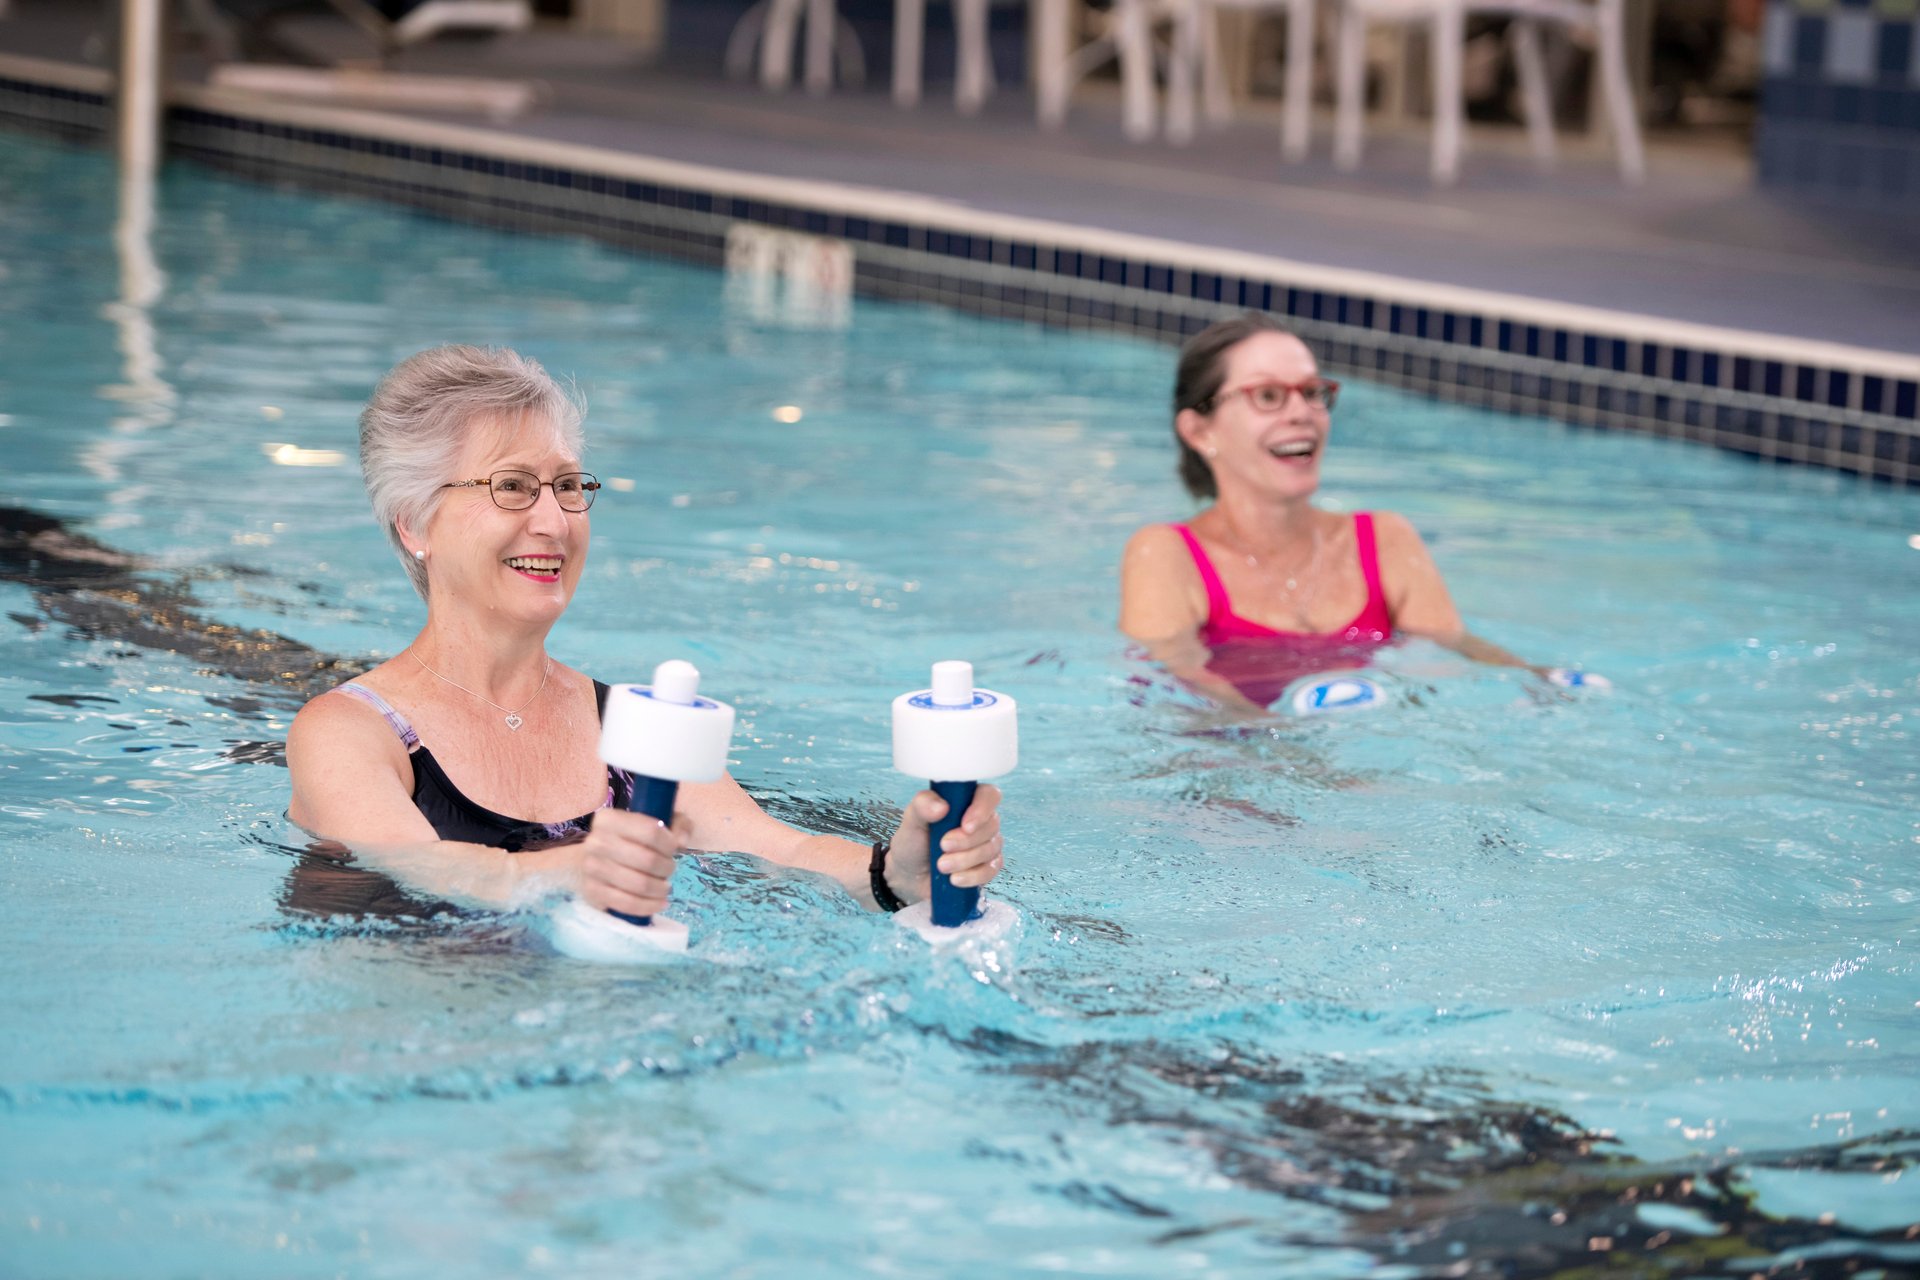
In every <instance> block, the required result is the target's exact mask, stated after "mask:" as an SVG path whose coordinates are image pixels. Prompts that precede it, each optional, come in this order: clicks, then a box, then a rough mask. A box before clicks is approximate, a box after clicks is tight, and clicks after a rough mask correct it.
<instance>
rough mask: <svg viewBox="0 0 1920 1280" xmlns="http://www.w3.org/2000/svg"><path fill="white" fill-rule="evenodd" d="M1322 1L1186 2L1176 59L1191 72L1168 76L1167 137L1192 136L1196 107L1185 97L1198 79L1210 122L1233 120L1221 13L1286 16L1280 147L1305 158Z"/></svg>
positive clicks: (1175, 139) (1177, 27) (1177, 24)
mask: <svg viewBox="0 0 1920 1280" xmlns="http://www.w3.org/2000/svg"><path fill="white" fill-rule="evenodd" d="M1317 4H1318V0H1184V9H1185V12H1184V13H1182V14H1181V16H1180V17H1179V18H1178V19H1176V22H1175V25H1174V47H1173V54H1172V57H1173V61H1174V62H1175V63H1176V64H1184V65H1185V66H1186V67H1187V68H1188V70H1186V71H1185V72H1183V73H1182V74H1179V75H1175V74H1173V73H1172V72H1169V74H1168V77H1167V98H1168V101H1167V139H1168V141H1170V142H1186V141H1188V140H1189V139H1190V138H1191V137H1192V136H1193V108H1192V105H1191V103H1190V102H1186V101H1182V100H1181V98H1180V94H1181V93H1183V92H1184V93H1187V94H1189V96H1190V92H1191V87H1192V85H1193V84H1194V82H1195V81H1198V83H1199V85H1200V94H1201V99H1202V101H1203V103H1204V105H1205V110H1206V116H1207V120H1208V122H1209V123H1211V124H1216V125H1220V124H1225V123H1227V122H1228V121H1229V120H1231V119H1232V118H1233V98H1232V94H1231V93H1230V92H1229V90H1228V87H1227V73H1226V56H1225V51H1224V50H1223V49H1222V48H1221V46H1220V17H1221V15H1222V14H1225V13H1229V12H1238V13H1246V14H1264V13H1277V12H1284V13H1285V14H1286V16H1287V68H1286V82H1285V84H1286V88H1285V99H1284V105H1283V108H1282V111H1281V117H1280V151H1281V154H1282V155H1283V156H1285V157H1286V158H1287V159H1288V160H1294V161H1298V160H1304V159H1306V156H1307V148H1308V144H1309V140H1310V138H1311V128H1312V113H1313V40H1314V10H1315V8H1316V7H1317Z"/></svg>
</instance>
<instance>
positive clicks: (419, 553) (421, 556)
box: [413, 549, 427, 560]
mask: <svg viewBox="0 0 1920 1280" xmlns="http://www.w3.org/2000/svg"><path fill="white" fill-rule="evenodd" d="M413 558H414V559H415V560H425V559H426V558H427V553H426V551H425V550H424V549H422V550H420V551H416V552H414V553H413Z"/></svg>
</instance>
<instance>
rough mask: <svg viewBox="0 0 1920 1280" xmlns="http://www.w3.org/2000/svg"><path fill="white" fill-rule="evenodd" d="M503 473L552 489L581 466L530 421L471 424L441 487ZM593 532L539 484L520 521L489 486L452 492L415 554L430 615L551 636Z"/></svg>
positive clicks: (555, 437) (545, 428) (547, 429)
mask: <svg viewBox="0 0 1920 1280" xmlns="http://www.w3.org/2000/svg"><path fill="white" fill-rule="evenodd" d="M505 470H512V471H524V472H528V473H529V474H532V475H534V476H537V477H539V478H540V480H542V481H551V480H552V479H553V478H554V477H556V476H560V475H564V474H566V473H568V472H574V471H578V470H580V460H579V459H578V458H576V457H575V456H574V455H573V452H572V451H571V450H570V449H568V448H567V446H566V444H565V443H564V441H563V440H562V439H561V436H560V433H559V432H557V431H556V430H554V428H553V426H552V424H551V423H549V422H547V421H546V420H545V419H544V418H541V417H538V416H531V415H530V416H526V417H521V418H516V419H513V420H511V421H508V422H502V423H481V424H476V425H475V427H474V429H473V431H472V433H471V435H470V437H469V439H468V441H467V445H466V448H465V449H463V450H462V451H461V454H460V459H459V462H458V463H457V464H456V466H455V473H454V474H453V475H450V476H448V477H447V479H448V480H475V479H481V478H485V477H491V476H492V475H493V474H494V473H495V472H498V471H505ZM509 500H510V499H509ZM589 531H590V524H589V520H588V514H587V513H586V512H584V511H565V510H562V509H561V506H560V504H559V502H558V501H556V500H555V498H554V496H553V490H552V489H551V488H550V487H548V486H547V485H545V484H543V485H542V486H541V488H540V491H539V496H538V498H537V499H536V501H535V502H534V504H533V505H532V506H530V507H527V508H525V509H524V510H520V511H506V510H502V509H501V507H500V506H499V504H498V503H496V502H495V501H494V495H493V493H492V491H491V490H490V489H489V488H488V486H486V485H475V486H473V487H472V488H468V489H448V490H447V491H446V494H445V497H444V498H443V499H442V501H441V503H440V507H439V509H438V510H437V511H436V512H435V513H434V516H433V519H432V521H431V522H430V523H429V524H428V526H427V530H426V534H425V536H424V537H419V538H417V539H415V540H414V543H413V545H419V546H424V547H426V548H427V552H428V556H429V559H428V576H427V599H428V602H429V604H430V605H437V606H440V607H448V606H452V607H457V608H460V609H463V610H479V611H481V612H482V613H484V614H485V615H486V616H487V617H488V618H489V620H490V621H495V622H509V623H521V624H532V625H546V626H551V625H552V624H553V623H554V622H555V621H556V620H557V619H558V618H559V617H560V615H561V614H562V613H563V612H565V611H566V607H567V604H568V602H569V601H571V600H572V599H573V591H574V587H575V586H577V585H578V584H579V581H580V574H581V571H582V569H584V568H585V565H586V558H587V535H588V533H589Z"/></svg>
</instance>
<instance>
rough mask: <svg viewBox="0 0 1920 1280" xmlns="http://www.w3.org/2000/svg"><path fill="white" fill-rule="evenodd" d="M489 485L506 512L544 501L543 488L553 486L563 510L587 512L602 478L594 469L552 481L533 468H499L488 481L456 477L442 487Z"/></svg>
mask: <svg viewBox="0 0 1920 1280" xmlns="http://www.w3.org/2000/svg"><path fill="white" fill-rule="evenodd" d="M480 485H485V486H486V488H487V493H488V495H489V496H491V497H492V498H493V505H494V506H496V507H499V508H500V509H501V510H502V511H525V510H526V509H527V508H528V507H530V506H532V505H533V504H534V503H536V502H538V501H540V490H542V489H552V490H553V500H554V501H555V502H557V503H559V504H560V509H561V510H562V511H585V510H586V509H587V508H588V507H590V506H592V505H593V495H594V494H596V493H598V492H600V481H599V480H597V479H595V478H594V476H593V474H592V473H591V472H586V471H567V472H563V473H562V474H560V475H557V476H555V477H554V478H553V479H551V480H542V479H541V478H540V477H539V476H536V475H534V474H533V473H532V472H531V471H496V472H494V473H493V474H492V475H490V476H488V477H487V478H486V479H485V480H452V481H449V482H448V483H446V484H443V485H441V486H440V487H441V488H442V489H472V488H475V487H477V486H480Z"/></svg>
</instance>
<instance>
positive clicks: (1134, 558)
mask: <svg viewBox="0 0 1920 1280" xmlns="http://www.w3.org/2000/svg"><path fill="white" fill-rule="evenodd" d="M1189 558H1190V557H1189V556H1188V555H1187V543H1186V539H1184V538H1182V537H1181V536H1180V531H1179V530H1178V529H1176V528H1174V527H1173V526H1172V525H1170V524H1147V525H1141V526H1140V527H1139V528H1138V529H1135V530H1134V531H1133V536H1132V537H1130V538H1128V539H1127V550H1126V559H1127V562H1128V563H1130V564H1131V563H1140V564H1158V563H1161V562H1163V561H1166V560H1169V559H1172V560H1174V561H1175V562H1183V561H1185V560H1187V559H1189Z"/></svg>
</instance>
